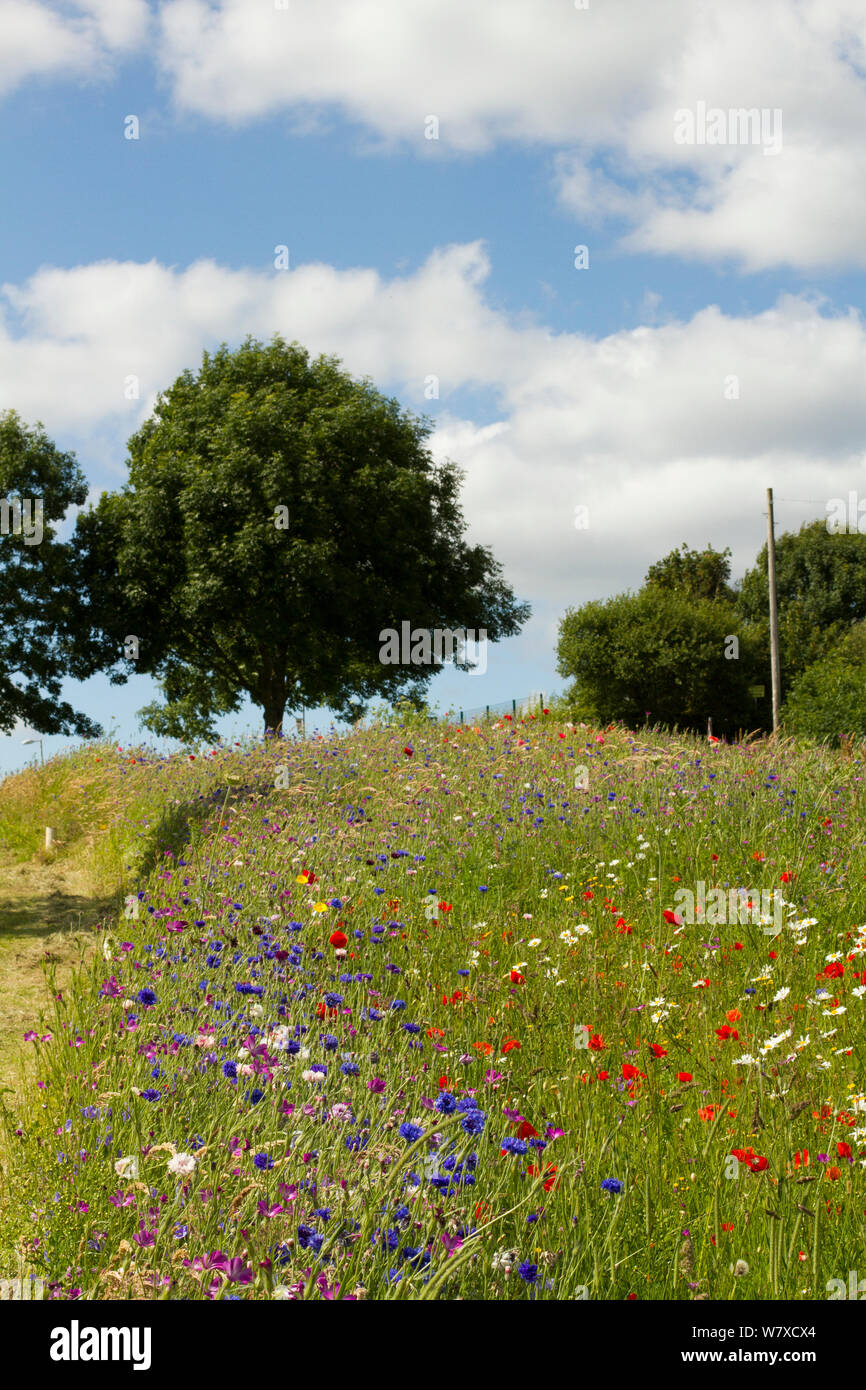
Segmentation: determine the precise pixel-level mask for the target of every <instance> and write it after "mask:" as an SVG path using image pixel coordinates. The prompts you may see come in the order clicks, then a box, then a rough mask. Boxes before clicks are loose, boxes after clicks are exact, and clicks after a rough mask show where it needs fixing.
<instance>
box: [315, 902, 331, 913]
mask: <svg viewBox="0 0 866 1390" xmlns="http://www.w3.org/2000/svg"><path fill="white" fill-rule="evenodd" d="M327 910H328V904H327V903H316V904H315V905H314V906H313V911H314V912H327Z"/></svg>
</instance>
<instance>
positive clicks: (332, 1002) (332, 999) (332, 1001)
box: [325, 975, 352, 1009]
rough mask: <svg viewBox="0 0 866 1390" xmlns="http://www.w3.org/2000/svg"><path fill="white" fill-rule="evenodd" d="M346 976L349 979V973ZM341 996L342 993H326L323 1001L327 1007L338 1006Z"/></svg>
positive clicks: (340, 1002)
mask: <svg viewBox="0 0 866 1390" xmlns="http://www.w3.org/2000/svg"><path fill="white" fill-rule="evenodd" d="M341 978H342V976H341ZM348 978H349V979H350V980H351V978H352V977H351V975H350V976H349V977H348ZM343 998H344V996H343V995H342V994H326V995H325V1003H326V1004H327V1006H328V1008H329V1009H336V1008H338V1007H339V1005H340V1004H342V1002H343Z"/></svg>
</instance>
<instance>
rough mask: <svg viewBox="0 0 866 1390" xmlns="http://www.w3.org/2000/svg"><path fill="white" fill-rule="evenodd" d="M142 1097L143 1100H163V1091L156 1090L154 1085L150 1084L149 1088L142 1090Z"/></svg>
mask: <svg viewBox="0 0 866 1390" xmlns="http://www.w3.org/2000/svg"><path fill="white" fill-rule="evenodd" d="M141 1099H142V1100H161V1099H162V1093H161V1092H160V1091H157V1090H155V1089H154V1087H153V1086H148V1088H147V1090H146V1091H142V1093H141Z"/></svg>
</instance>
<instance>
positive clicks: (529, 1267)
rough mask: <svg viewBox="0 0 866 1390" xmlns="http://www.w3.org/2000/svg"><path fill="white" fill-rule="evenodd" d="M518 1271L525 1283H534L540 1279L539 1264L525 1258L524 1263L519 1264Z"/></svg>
mask: <svg viewBox="0 0 866 1390" xmlns="http://www.w3.org/2000/svg"><path fill="white" fill-rule="evenodd" d="M517 1273H518V1274H519V1275H520V1277H521V1279H522V1280H523V1282H524V1284H534V1283H535V1282H536V1280H537V1279H538V1265H533V1264H530V1263H529V1260H524V1261H523V1263H522V1264H519V1265H518V1266H517Z"/></svg>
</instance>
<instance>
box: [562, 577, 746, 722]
mask: <svg viewBox="0 0 866 1390" xmlns="http://www.w3.org/2000/svg"><path fill="white" fill-rule="evenodd" d="M732 637H736V638H737V639H738V643H739V649H738V654H737V655H736V656H735V655H734V652H735V651H737V648H736V647H735V646H734V644H733V643H732V642H731V640H730V639H731V638H732ZM759 658H760V654H759V653H758V652H757V650H756V649H755V647H754V644H753V642H752V640H751V637H750V635H749V634H748V633H746V632H740V631H738V629H737V625H736V615H735V613H734V609H733V605H732V604H731V603H730V602H729V601H728V600H727V599H723V598H717V599H713V598H695V597H694V596H693V595H692V594H691V593H689V592H688V590H680V589H676V588H668V587H666V586H664V585H658V584H655V583H653V584H647V585H646V586H645V587H644V588H643V589H641V590H640V591H639V592H638V593H637V594H619V595H617V597H615V598H612V599H608V600H606V601H605V602H594V603H587V604H584V605H583V607H581V608H579V609H569V610H568V612H567V613H566V614H565V616H564V618H563V619H562V621H561V623H560V629H559V643H558V647H557V669H558V671H559V673H560V675H563V676H570V677H573V678H574V682H575V683H574V686H573V687H572V690H571V691H570V692H569V699H570V700H571V701H572V702H573V703H574V705H575V707H576V708H577V709H578V710H579V711H580V712H581V713H582V714H585V715H589V716H591V717H593V718H596V719H598V720H600V721H601V722H606V721H608V720H611V719H621V720H623V722H625V723H626V724H630V725H631V726H632V727H634V725H635V724H639V723H640V724H642V723H643V722H644V719H645V716H646V712H647V711H649V714H650V718H651V720H652V722H653V723H660V724H668V725H677V726H679V727H680V728H687V729H696V730H702V731H703V730H705V729H706V727H707V718H708V717H710V718H712V721H713V731H714V732H715V733H716V734H733V733H736V731H737V730H738V729H741V728H755V727H758V725H759V724H760V714H759V712H758V709H757V702H756V700H755V698H754V696H753V695H752V694H751V692H750V687H751V686H752V685H753V684H754V683H755V681H756V679H758V678H759V670H760V660H759Z"/></svg>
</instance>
